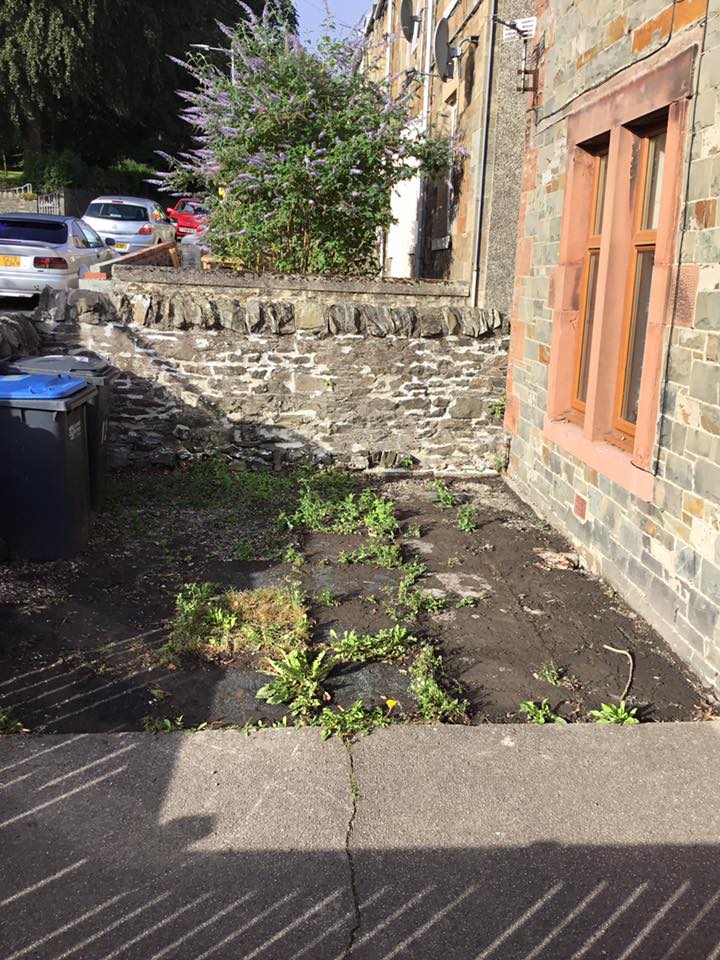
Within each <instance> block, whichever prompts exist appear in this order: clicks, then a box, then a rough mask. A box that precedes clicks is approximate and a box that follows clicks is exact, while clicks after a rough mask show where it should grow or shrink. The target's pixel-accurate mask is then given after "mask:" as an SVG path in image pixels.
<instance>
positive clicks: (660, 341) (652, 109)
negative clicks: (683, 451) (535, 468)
mask: <svg viewBox="0 0 720 960" xmlns="http://www.w3.org/2000/svg"><path fill="white" fill-rule="evenodd" d="M694 54H695V47H694V46H689V47H687V48H685V49H683V50H682V51H681V52H680V53H675V54H674V55H670V54H668V57H667V60H666V61H665V62H664V63H663V64H662V65H660V66H657V67H656V68H654V69H651V70H647V69H646V67H645V65H643V66H642V67H640V65H638V66H637V68H634V69H633V70H631V71H629V75H630V76H631V77H632V78H633V79H631V80H630V81H629V82H626V83H624V84H619V83H617V84H607V85H606V88H611V89H612V92H608V89H605V88H603V87H601V88H599V89H598V90H597V91H594V92H593V93H592V94H588V95H586V96H584V97H582V98H580V100H579V101H578V104H577V109H576V112H575V113H574V114H573V115H571V116H570V117H569V118H568V167H567V172H566V190H565V200H564V209H563V220H562V226H561V235H560V256H559V265H558V268H557V270H556V274H555V284H554V286H555V299H554V302H553V330H552V342H551V352H550V364H549V370H548V406H547V411H546V417H545V423H544V433H545V436H546V437H547V438H548V439H549V440H551V441H552V442H554V443H556V444H557V445H558V446H560V447H562V448H564V449H565V450H567V451H568V452H569V453H571V454H572V455H574V456H575V457H576V458H577V459H578V460H580V461H581V462H583V463H585V464H587V465H588V466H590V467H592V468H594V469H596V470H597V471H598V472H599V473H601V474H603V475H605V476H607V477H608V478H609V479H611V480H612V481H614V482H616V483H618V484H619V485H620V486H622V487H624V488H625V489H627V490H629V491H630V492H631V493H634V494H635V495H637V496H638V497H639V498H641V499H644V500H651V499H652V494H653V489H654V475H653V467H654V462H655V459H656V458H655V451H656V444H657V436H656V434H657V423H658V414H659V406H660V388H661V382H662V371H663V362H664V351H665V342H664V340H665V327H666V325H667V323H668V322H669V320H670V318H671V315H672V303H671V296H670V291H671V286H672V282H673V279H674V276H675V272H676V270H677V266H676V264H675V259H676V246H677V239H678V228H679V217H680V199H681V196H682V193H683V188H682V171H683V156H684V152H685V142H686V122H687V108H688V100H689V97H690V96H691V95H692V76H693V63H694ZM661 112H662V114H663V116H666V117H667V139H666V147H665V169H664V173H663V182H662V187H661V196H660V215H659V221H658V224H657V232H656V237H655V241H656V245H655V263H654V268H653V276H652V284H651V291H650V302H649V308H648V323H647V333H646V339H645V348H644V352H643V373H642V381H641V387H640V400H639V407H638V419H637V424H636V425H635V431H634V436H633V437H632V438H631V439H630V440H629V442H627V443H623V442H620V445H618V439H617V437H616V436H615V435H614V434H615V433H616V431H615V430H614V425H615V414H616V399H617V387H618V378H619V376H620V368H619V362H618V361H619V358H620V357H621V351H622V348H623V336H624V325H625V319H626V311H627V289H628V285H629V283H630V279H629V277H630V273H629V266H630V259H631V252H632V249H633V248H632V240H633V238H634V237H635V230H634V214H635V210H636V208H637V190H638V184H639V180H640V178H639V177H637V176H632V172H633V170H634V169H637V166H638V161H639V159H640V158H639V152H640V151H641V149H642V139H643V135H644V134H643V131H641V130H639V129H638V123H639V122H640V121H642V120H644V119H645V118H649V117H652V116H654V115H658V114H660V113H661ZM608 135H609V148H608V160H607V183H606V189H605V202H604V208H603V224H602V238H603V239H602V242H601V244H600V259H599V264H598V278H597V293H596V302H595V313H594V324H593V342H592V347H591V352H590V366H589V378H588V393H587V401H586V403H585V409H584V411H583V412H582V415H580V411H578V410H577V407H576V405H575V404H574V403H573V400H574V399H575V386H576V382H577V381H576V375H577V369H576V364H577V351H578V336H579V334H580V331H581V328H582V322H581V319H580V309H581V301H582V297H583V290H584V287H583V284H584V272H585V271H584V263H585V257H586V253H587V240H588V237H589V236H590V235H591V233H590V231H591V223H590V218H591V211H592V207H593V188H594V172H595V167H594V164H595V157H594V156H593V155H592V152H591V150H592V148H591V147H588V146H586V145H587V144H593V143H597V142H599V141H600V140H601V139H602V138H603V137H608ZM645 135H646V132H645ZM642 188H644V183H643V184H642ZM619 277H622V278H623V281H622V283H618V282H617V280H618V278H619Z"/></svg>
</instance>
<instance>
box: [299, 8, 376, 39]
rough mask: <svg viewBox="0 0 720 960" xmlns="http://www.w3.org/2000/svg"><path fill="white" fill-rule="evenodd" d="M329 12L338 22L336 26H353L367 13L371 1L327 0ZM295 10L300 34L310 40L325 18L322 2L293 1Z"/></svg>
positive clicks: (315, 34)
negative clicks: (298, 18) (298, 19)
mask: <svg viewBox="0 0 720 960" xmlns="http://www.w3.org/2000/svg"><path fill="white" fill-rule="evenodd" d="M329 5H330V10H331V11H332V13H333V14H334V16H335V17H336V19H337V21H338V26H339V27H340V28H341V29H342V28H343V27H345V28H346V27H347V26H353V25H354V24H356V23H357V22H358V20H360V18H361V17H363V16H364V15H365V14H366V13H368V12H369V10H370V7H371V6H372V0H329ZM295 9H296V10H297V12H298V15H299V17H300V34H301V36H302V37H303V38H304V39H308V40H312V39H314V37H316V36H317V31H318V29H319V27H320V24H321V23H322V22H323V19H324V17H325V11H324V7H323V0H295Z"/></svg>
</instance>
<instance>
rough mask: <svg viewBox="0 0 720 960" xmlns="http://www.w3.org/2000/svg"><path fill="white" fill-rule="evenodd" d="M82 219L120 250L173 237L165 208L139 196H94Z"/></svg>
mask: <svg viewBox="0 0 720 960" xmlns="http://www.w3.org/2000/svg"><path fill="white" fill-rule="evenodd" d="M83 220H84V221H85V223H88V224H90V226H91V227H92V228H93V230H96V231H97V232H98V233H99V234H100V236H101V237H102V238H103V240H104V241H105V243H107V244H108V246H111V247H113V248H114V249H115V250H117V252H118V253H120V254H126V253H135V252H136V251H137V250H143V249H144V248H145V247H153V246H155V244H157V243H165V242H167V241H168V240H174V239H175V224H174V223H172V221H171V220H170V219H169V218H168V215H167V212H166V211H165V210H163V208H162V207H161V206H160V204H159V203H155V201H154V200H146V199H144V198H143V197H97V198H96V199H95V200H93V201H92V203H91V204H90V205H89V206H88V208H87V210H86V211H85V215H84V216H83Z"/></svg>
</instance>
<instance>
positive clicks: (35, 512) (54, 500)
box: [0, 374, 97, 560]
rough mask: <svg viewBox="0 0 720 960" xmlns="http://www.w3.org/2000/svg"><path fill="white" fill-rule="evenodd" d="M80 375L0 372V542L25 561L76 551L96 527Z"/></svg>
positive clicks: (90, 391)
mask: <svg viewBox="0 0 720 960" xmlns="http://www.w3.org/2000/svg"><path fill="white" fill-rule="evenodd" d="M96 395H97V387H94V386H91V385H90V384H88V383H86V382H85V381H84V380H81V379H80V378H79V377H69V376H47V375H38V374H13V375H10V376H0V451H1V455H0V504H1V505H2V508H1V510H0V540H2V541H3V544H2V546H3V552H4V553H5V554H6V555H7V556H9V557H11V558H18V559H24V560H57V559H62V558H68V557H73V556H75V555H76V554H77V553H78V552H79V551H80V550H82V548H83V547H84V546H85V544H86V543H87V540H88V536H89V531H90V474H89V469H88V446H87V426H86V414H87V409H88V404H89V403H90V402H91V401H92V400H94V399H95V397H96Z"/></svg>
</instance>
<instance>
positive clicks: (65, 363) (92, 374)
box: [0, 353, 120, 510]
mask: <svg viewBox="0 0 720 960" xmlns="http://www.w3.org/2000/svg"><path fill="white" fill-rule="evenodd" d="M0 373H46V374H57V373H62V374H69V375H70V376H73V377H82V379H83V380H87V382H88V383H90V384H92V386H94V387H97V393H96V395H95V397H94V399H93V400H91V401H90V402H89V404H88V406H87V432H88V456H89V464H90V506H91V508H92V509H93V510H102V507H103V502H104V490H105V461H106V459H107V457H106V444H105V441H106V439H107V429H108V419H109V417H110V406H111V403H112V385H113V381H114V380H115V379H116V378H117V376H118V375H119V373H120V371H119V370H118V369H117V367H113V366H112V365H111V364H110V362H109V361H108V360H106V359H105V358H104V357H99V356H85V355H84V354H72V353H70V354H51V355H48V356H45V357H13V358H11V359H10V360H4V361H3V362H2V363H1V364H0Z"/></svg>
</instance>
